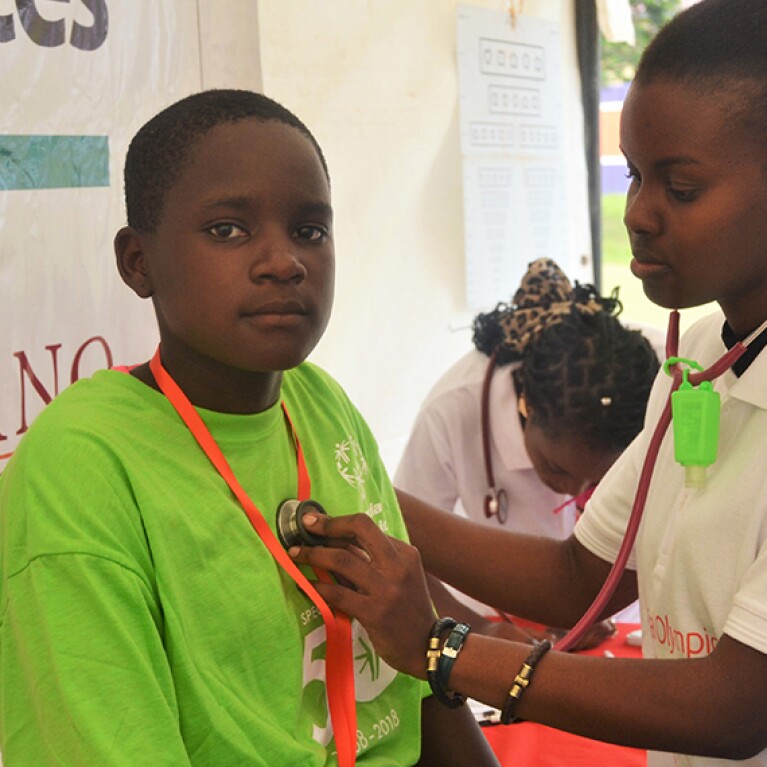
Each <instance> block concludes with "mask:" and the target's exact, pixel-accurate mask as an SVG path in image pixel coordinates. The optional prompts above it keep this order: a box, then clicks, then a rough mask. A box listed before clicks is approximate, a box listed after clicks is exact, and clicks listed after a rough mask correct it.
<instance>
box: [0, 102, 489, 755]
mask: <svg viewBox="0 0 767 767" xmlns="http://www.w3.org/2000/svg"><path fill="white" fill-rule="evenodd" d="M125 197H126V207H127V214H128V226H126V227H123V228H122V229H120V231H119V232H118V233H117V236H116V237H115V251H116V255H117V263H118V268H119V270H120V274H121V276H122V278H123V280H124V281H125V283H126V284H127V285H128V287H129V288H130V289H131V290H133V291H134V292H135V293H136V294H137V295H138V296H139V297H140V298H144V299H147V298H150V299H151V300H152V303H153V305H154V310H155V314H156V317H157V322H158V326H159V331H160V345H159V347H158V349H157V352H156V353H155V355H154V357H152V359H151V361H149V362H146V363H143V364H140V365H137V366H135V367H133V368H132V369H130V371H129V373H128V374H126V373H125V372H118V371H116V370H104V371H100V372H98V373H96V374H95V375H94V376H93V377H92V378H89V379H81V380H80V381H78V382H77V383H75V384H74V385H72V386H71V387H69V388H67V389H66V391H64V392H62V394H61V395H59V396H58V397H57V398H56V399H55V400H53V402H51V404H50V405H49V406H48V407H47V408H46V409H45V410H44V411H43V412H42V413H41V414H40V416H39V417H38V418H37V419H36V420H35V422H34V423H33V425H32V427H31V428H30V429H29V431H28V432H27V434H26V435H25V436H24V438H23V439H22V441H21V443H20V445H19V448H18V450H17V451H16V453H15V455H14V456H13V458H12V459H11V461H10V463H9V464H8V466H7V468H6V469H5V471H4V472H3V474H2V478H0V526H1V528H0V529H1V530H2V535H1V536H0V542H1V546H2V548H1V549H0V565H1V570H0V572H1V574H2V578H1V579H0V615H2V622H1V623H0V750H2V754H3V761H4V767H48V766H50V767H53V766H54V765H55V766H56V767H138V766H139V765H152V767H182V766H183V765H188V766H189V767H223V765H249V766H252V767H257V766H260V767H275V765H299V764H300V765H305V766H306V767H331V766H332V767H350V765H351V764H353V763H354V762H355V760H356V762H357V763H358V764H360V765H370V766H371V767H373V766H375V765H381V767H383V766H384V765H385V766H386V767H389V766H390V765H414V764H419V765H434V767H437V766H440V767H441V766H442V765H455V767H459V765H467V764H477V765H487V766H488V767H492V766H493V765H497V760H496V759H495V757H494V756H493V755H492V752H491V751H490V749H489V746H488V744H487V741H486V740H485V738H484V737H483V736H482V733H481V732H480V731H479V729H478V728H477V726H476V724H475V723H474V721H473V719H472V717H471V715H470V714H469V712H458V711H448V710H446V709H443V708H442V707H441V706H439V704H438V703H437V702H435V700H434V698H433V697H432V696H430V695H429V694H428V692H429V691H428V689H427V688H425V686H424V685H422V684H421V683H420V682H418V681H417V680H415V679H412V678H410V677H408V676H406V675H403V674H401V673H397V672H396V671H395V670H394V669H393V668H391V667H390V666H388V665H387V664H386V663H385V662H383V661H382V660H381V658H380V657H379V656H378V655H377V654H376V652H375V651H374V649H373V647H372V645H371V642H370V640H369V638H368V636H367V634H366V633H365V631H364V629H362V628H361V626H360V625H359V624H358V623H356V622H353V623H350V621H349V620H348V618H346V617H345V616H339V615H333V614H332V612H331V611H330V609H329V608H328V607H327V605H326V604H325V603H324V602H323V601H322V600H321V598H320V597H319V596H318V595H317V593H316V589H315V588H314V586H312V583H316V581H315V580H314V576H312V575H311V572H310V571H308V570H307V571H306V572H305V573H303V572H301V571H300V570H299V569H298V568H296V567H295V566H294V565H293V564H292V562H291V561H290V560H289V559H288V557H287V554H286V553H285V551H284V549H283V548H282V547H281V545H280V541H279V540H278V538H277V536H276V535H275V533H277V532H279V533H284V532H285V531H286V530H289V529H290V524H288V523H286V525H285V530H283V525H278V524H277V514H276V513H275V512H277V510H278V509H279V510H280V518H281V519H282V511H283V510H284V509H287V510H288V511H289V512H290V511H291V509H293V508H294V503H293V500H294V499H295V502H296V503H297V502H298V501H299V500H300V501H301V502H302V503H303V502H308V501H311V502H312V504H313V507H315V508H316V504H317V503H319V504H321V505H322V506H323V507H324V508H325V510H326V511H327V512H328V513H329V514H343V513H349V512H352V511H358V512H366V513H370V514H371V517H372V518H375V519H376V522H377V524H381V525H382V526H385V528H386V529H387V530H388V531H389V532H391V533H392V534H394V535H399V536H402V537H404V536H405V527H404V523H403V521H402V517H401V515H400V512H399V509H398V507H397V500H396V497H395V495H394V491H393V489H392V486H391V484H390V481H389V478H388V476H387V474H386V472H385V470H384V468H383V465H382V462H381V460H380V457H379V455H378V451H377V447H376V444H375V441H374V439H373V437H372V435H371V434H370V432H369V430H368V427H367V425H366V424H365V422H364V421H363V419H362V418H361V416H360V415H359V413H358V412H357V410H356V409H355V408H354V406H353V405H352V403H351V402H350V401H349V400H348V398H347V396H346V395H345V393H344V392H343V391H342V389H341V387H340V386H339V385H338V384H337V383H336V382H335V381H334V380H333V379H332V378H331V377H330V376H329V375H328V374H327V373H325V372H324V371H322V370H321V369H319V368H318V367H316V366H314V365H311V364H309V363H307V362H305V359H306V357H307V355H308V354H309V353H310V352H311V351H312V349H313V348H314V347H315V345H316V343H317V342H318V341H319V339H320V337H321V336H322V334H323V332H324V330H325V327H326V325H327V322H328V319H329V316H330V310H331V306H332V301H333V283H334V260H335V258H334V245H333V211H332V207H331V201H330V180H329V175H328V170H327V166H326V164H325V159H324V157H323V154H322V152H321V150H320V147H319V145H318V144H317V142H316V140H315V138H314V137H313V136H312V134H311V133H310V132H309V129H308V128H307V127H306V126H305V125H304V124H303V123H302V122H301V121H300V120H299V119H298V118H297V117H296V116H295V115H293V114H292V113H291V112H289V111H288V110H287V109H285V108H284V107H282V106H281V105H279V104H277V103H276V102H274V101H272V100H271V99H269V98H267V97H266V96H264V95H262V94H257V93H251V92H249V91H240V90H212V91H204V92H202V93H197V94H194V95H192V96H189V97H187V98H185V99H182V100H181V101H179V102H176V103H175V104H173V105H171V106H169V107H168V108H167V109H165V110H163V111H162V112H160V113H159V114H158V115H156V116H155V117H154V118H152V119H151V120H150V121H149V122H148V123H147V124H146V125H145V126H144V127H143V128H142V129H141V130H140V131H139V132H138V133H137V134H136V136H135V137H134V139H133V141H132V142H131V145H130V148H129V150H128V155H127V159H126V163H125ZM341 449H343V450H347V451H348V452H349V453H351V454H353V455H354V456H355V460H356V461H357V466H358V468H359V469H360V473H359V482H357V483H355V484H353V485H352V484H350V483H349V482H347V481H346V479H345V478H344V477H343V476H342V475H341V474H340V473H339V472H338V470H337V467H336V456H337V454H338V451H339V450H341ZM286 500H287V504H286V503H285V502H286ZM295 509H296V511H297V510H298V506H295ZM320 575H322V574H320ZM325 576H327V574H325ZM309 578H311V580H309Z"/></svg>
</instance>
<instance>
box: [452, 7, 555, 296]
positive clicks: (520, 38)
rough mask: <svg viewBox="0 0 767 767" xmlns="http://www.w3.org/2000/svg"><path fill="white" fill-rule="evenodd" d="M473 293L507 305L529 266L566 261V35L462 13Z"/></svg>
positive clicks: (492, 13)
mask: <svg viewBox="0 0 767 767" xmlns="http://www.w3.org/2000/svg"><path fill="white" fill-rule="evenodd" d="M456 29H457V52H458V80H459V94H460V95H459V99H460V126H461V151H462V155H463V195H464V225H465V232H466V243H465V247H466V293H467V296H466V298H467V303H468V305H469V307H470V308H471V309H473V310H477V309H483V308H486V307H488V306H492V305H494V304H496V303H497V302H498V301H502V300H508V299H509V297H510V294H512V293H513V291H514V290H515V288H516V286H517V285H518V284H519V281H520V279H521V277H522V275H523V274H524V271H525V268H526V266H527V264H528V263H529V262H530V261H533V260H534V259H536V258H541V257H548V258H554V259H555V260H562V261H564V260H565V258H564V257H565V255H566V254H565V253H564V249H565V247H566V235H565V226H564V221H565V218H564V216H565V202H564V201H565V188H564V183H565V180H564V178H563V173H562V168H563V167H564V165H563V149H562V136H563V124H562V83H561V76H560V40H559V25H558V24H556V23H554V22H551V21H545V20H542V19H536V18H532V17H529V16H525V15H517V16H516V18H515V19H512V18H511V16H510V14H509V13H507V12H504V11H501V10H493V9H487V8H477V7H474V6H467V5H459V6H458V8H457V25H456Z"/></svg>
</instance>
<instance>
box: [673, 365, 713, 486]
mask: <svg viewBox="0 0 767 767" xmlns="http://www.w3.org/2000/svg"><path fill="white" fill-rule="evenodd" d="M672 360H673V362H672ZM674 362H684V363H686V364H688V365H690V367H693V368H695V369H696V370H702V369H703V368H702V367H701V366H700V365H699V364H698V363H697V362H694V361H693V360H685V359H681V358H673V357H672V358H671V359H670V360H668V361H667V362H666V366H669V365H670V364H674ZM666 370H668V367H666ZM688 375H689V370H684V371H683V372H682V383H681V385H680V386H679V388H678V389H677V390H676V391H675V392H674V393H673V394H672V395H671V416H672V423H673V424H674V458H675V459H676V461H677V462H678V463H680V464H682V466H684V470H685V471H684V474H685V486H686V487H705V484H706V468H707V467H708V466H710V465H711V464H712V463H714V461H716V453H717V447H718V444H719V401H720V398H719V392H716V391H714V387H713V385H712V383H711V381H701V383H700V384H699V385H698V386H693V385H692V384H691V383H690V382H689V381H688V380H687V379H688Z"/></svg>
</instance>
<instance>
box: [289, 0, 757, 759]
mask: <svg viewBox="0 0 767 767" xmlns="http://www.w3.org/2000/svg"><path fill="white" fill-rule="evenodd" d="M765 51H767V3H765V2H763V0H701V1H700V2H699V3H696V4H694V5H692V6H690V7H689V8H688V9H687V10H684V11H682V12H681V13H680V14H678V15H677V16H676V17H675V18H674V19H673V20H672V21H671V22H669V23H668V24H667V25H666V26H665V27H664V28H663V29H662V30H661V31H660V32H659V33H658V35H657V36H656V37H655V39H654V41H653V42H652V43H651V44H650V45H649V46H648V47H647V48H646V49H645V52H644V54H643V57H642V59H641V61H640V64H639V66H638V69H637V73H636V77H635V79H634V82H633V84H632V85H631V88H630V90H629V93H628V97H627V99H626V101H625V103H624V106H623V113H622V118H621V131H620V135H621V148H622V150H623V153H624V155H625V156H626V160H627V163H628V168H629V174H630V177H631V184H630V186H629V190H628V193H627V199H626V211H625V217H624V220H625V224H626V228H627V230H628V234H629V239H630V242H631V250H632V253H633V258H632V260H631V271H632V272H633V274H634V276H636V277H637V278H639V279H640V280H641V281H642V286H643V288H644V291H645V293H646V294H647V296H648V298H650V299H651V300H652V301H654V302H655V303H656V304H658V305H659V306H663V307H665V308H667V309H672V310H673V309H684V308H686V307H692V306H701V305H703V304H706V303H708V302H710V301H716V302H717V303H718V304H719V307H720V309H721V311H717V312H714V313H713V314H711V315H709V316H706V317H703V318H702V319H700V320H698V321H697V322H695V323H694V324H693V325H692V326H691V327H690V329H689V330H688V331H686V333H685V334H684V336H683V338H682V340H681V343H680V344H679V349H678V352H677V349H676V348H675V347H676V341H677V337H676V333H675V332H673V331H674V326H675V325H676V323H677V321H678V315H677V314H676V313H672V316H671V322H670V326H671V330H672V332H671V333H670V337H669V341H670V343H669V346H670V356H671V357H675V358H678V360H679V361H677V362H674V363H673V364H672V365H670V366H669V371H668V372H669V373H671V374H673V375H667V373H666V371H665V370H664V371H663V372H662V373H659V375H658V379H657V380H656V383H655V386H654V388H653V391H652V393H651V395H650V400H649V403H648V408H647V425H646V427H645V428H644V429H643V431H642V432H641V434H640V435H639V436H638V437H637V439H635V440H634V442H632V444H631V445H630V446H629V448H628V449H627V450H626V451H625V452H624V453H623V454H622V455H621V457H620V458H619V459H618V460H617V461H616V463H615V464H613V466H612V468H611V469H610V471H609V472H608V473H607V474H606V475H605V477H603V479H602V481H601V482H600V483H599V486H598V487H597V489H596V491H595V492H594V495H593V496H592V497H591V499H590V500H589V502H588V503H587V504H586V509H585V511H584V513H583V515H582V516H581V519H580V520H579V521H578V524H577V525H576V527H575V529H574V531H573V534H572V535H571V536H570V537H569V538H568V539H566V540H565V541H556V540H553V539H551V538H544V537H540V536H539V537H531V536H524V535H521V534H519V533H511V532H504V531H490V530H488V528H486V527H484V526H481V525H477V524H475V523H472V522H469V521H467V520H462V519H459V518H458V517H456V516H453V515H447V514H444V513H443V512H441V511H439V510H433V511H432V513H430V512H429V509H428V508H425V507H424V504H420V505H421V506H422V507H424V508H420V509H416V508H411V509H409V510H408V509H405V511H407V512H408V520H407V521H408V523H409V524H410V522H411V520H412V521H413V524H412V525H410V526H409V530H410V531H411V534H412V536H413V541H414V543H415V544H416V545H417V546H422V547H423V549H422V550H423V551H424V563H425V565H426V567H427V568H428V569H429V570H431V571H432V572H434V573H435V574H436V575H438V576H441V577H444V576H446V574H447V573H448V572H451V573H452V574H453V576H454V580H455V584H456V585H458V586H459V587H461V588H462V589H464V590H467V591H471V590H472V589H475V590H476V591H477V593H479V594H481V595H482V597H483V599H484V601H487V602H489V603H491V604H502V605H503V606H504V607H505V608H506V609H507V610H509V611H510V612H512V613H514V614H517V615H523V616H526V617H530V618H534V619H536V620H539V621H542V622H548V623H551V624H553V625H567V626H569V625H573V623H574V622H575V621H577V620H579V619H580V617H581V616H582V615H583V614H584V612H585V611H586V609H587V607H588V605H589V604H590V603H591V602H592V600H593V599H594V597H595V596H596V594H597V592H598V591H599V590H600V589H601V587H602V585H603V584H604V583H605V581H606V578H607V576H608V573H609V572H610V570H611V568H612V563H613V562H616V561H619V562H620V561H621V560H622V559H623V553H621V550H622V549H623V546H622V541H623V539H624V535H625V533H626V531H627V529H630V530H633V529H634V527H635V526H636V522H634V523H632V525H631V528H629V519H630V517H631V516H632V508H633V507H634V503H635V499H637V507H636V508H637V509H641V508H642V506H643V502H642V498H643V496H644V495H645V488H646V489H647V494H646V499H645V502H644V514H643V517H642V519H641V523H640V524H639V525H638V534H637V536H636V538H635V539H634V540H633V542H632V539H631V538H630V537H629V539H628V548H626V549H623V551H624V552H625V553H627V554H628V560H627V563H628V569H626V570H625V571H624V570H623V568H622V567H619V568H618V569H616V571H615V573H614V576H615V577H614V578H612V577H611V578H610V584H611V592H612V596H611V597H610V599H609V600H608V601H607V602H605V603H604V606H603V607H602V608H601V615H602V616H604V615H605V614H608V615H609V614H611V613H613V612H615V610H617V609H620V608H621V607H624V606H625V605H626V604H628V603H629V602H631V601H633V600H634V599H636V598H637V596H638V597H639V602H640V608H641V618H642V629H643V631H642V639H643V648H642V649H643V655H644V657H643V658H641V659H629V658H612V659H611V658H605V657H583V656H580V655H577V654H573V653H567V652H558V651H556V650H550V648H549V646H548V643H546V642H542V643H540V644H538V645H537V646H535V647H534V648H533V649H532V650H531V648H530V646H529V645H525V644H521V643H517V642H511V641H503V640H500V639H496V638H494V637H488V636H482V635H481V634H475V633H473V632H468V631H467V630H466V628H465V627H464V626H460V627H459V626H458V625H456V626H455V627H452V628H451V626H450V625H449V624H447V625H444V624H435V622H434V616H433V614H432V613H431V604H430V599H429V595H428V592H427V589H426V587H425V584H424V577H423V571H422V569H421V564H420V557H419V554H418V550H417V549H416V548H414V547H413V546H409V545H406V544H403V543H401V542H399V541H394V540H391V539H389V538H386V537H385V536H384V535H382V534H381V532H380V530H378V529H377V528H375V526H374V525H373V524H372V523H371V520H369V519H368V518H367V517H365V516H364V515H354V516H351V517H341V518H334V519H330V520H327V521H326V522H323V520H319V519H317V518H316V517H315V518H314V519H313V520H309V519H307V520H306V524H307V525H308V527H309V529H311V530H313V532H314V533H324V534H329V535H330V536H332V538H331V539H330V543H333V541H338V542H339V543H344V542H348V541H353V542H356V543H357V545H358V547H360V548H361V549H362V550H364V551H365V552H366V553H367V559H365V558H363V557H362V556H352V555H350V553H349V552H348V551H346V550H343V549H340V548H335V547H332V548H331V547H325V548H316V549H311V548H308V547H303V548H296V549H294V550H293V551H292V553H293V555H294V557H295V560H296V561H298V562H303V563H306V562H310V563H312V564H315V565H321V566H325V567H329V568H332V569H333V570H334V571H336V568H338V570H337V572H339V573H340V574H341V575H343V576H345V577H346V578H347V579H348V580H349V581H351V582H352V583H353V584H354V585H355V587H356V590H351V589H349V588H346V587H345V586H343V585H340V584H327V585H325V584H323V586H322V593H323V594H324V595H325V596H326V597H327V598H328V599H329V600H330V601H331V602H332V603H333V604H334V605H336V607H337V608H338V609H342V610H345V611H347V612H349V613H351V614H353V615H356V616H357V617H358V618H359V619H360V620H361V621H362V622H363V623H364V624H365V626H366V627H367V629H368V631H369V632H370V634H371V637H372V638H373V641H374V643H375V644H376V647H377V648H378V650H379V652H381V653H382V655H383V656H384V657H385V658H387V659H388V660H389V662H390V663H392V664H393V665H394V666H396V667H397V668H399V669H401V670H403V671H407V672H408V673H411V674H414V675H415V676H418V677H420V678H427V677H430V678H431V680H432V682H433V685H434V689H436V690H438V692H439V695H440V699H444V700H448V701H449V702H450V703H452V704H455V703H460V699H459V700H457V701H456V700H453V699H452V698H454V697H455V696H454V693H458V694H460V695H469V696H471V697H472V698H475V699H478V700H481V701H482V702H484V703H487V704H488V705H490V706H493V707H495V708H499V709H502V710H503V712H504V713H503V720H504V721H513V720H515V719H518V718H522V719H524V720H529V721H533V722H539V723H541V724H545V725H548V726H550V727H556V728H559V729H562V730H567V731H569V732H573V733H577V734H580V735H584V736H586V737H589V738H595V739H599V740H604V741H609V742H612V743H619V744H622V745H628V746H634V747H637V748H645V749H649V750H650V751H651V753H649V754H648V765H650V767H661V765H662V766H663V767H666V766H667V765H676V767H725V766H726V765H734V764H736V763H737V764H740V765H747V767H765V765H767V717H765V714H764V712H765V708H764V706H765V700H767V471H766V470H765V467H766V466H767V388H766V386H765V381H767V353H765V350H764V347H765V346H766V345H767V107H766V106H765V105H767V55H765ZM697 367H701V368H703V370H704V371H708V372H706V373H705V375H704V376H702V375H698V374H697V373H696V369H697ZM685 378H687V379H688V380H687V382H686V383H687V384H689V385H690V387H691V388H687V387H686V386H685V388H684V389H682V390H681V391H679V393H680V394H682V395H683V396H682V397H681V398H679V397H678V398H677V401H680V400H681V401H688V400H689V397H690V396H692V402H691V409H690V410H688V411H687V412H685V408H686V405H684V406H682V410H681V411H680V410H679V409H678V407H679V406H677V410H676V412H675V413H674V414H673V418H672V421H673V426H674V427H675V428H669V429H668V430H666V431H665V432H664V428H663V427H664V425H665V424H667V422H668V420H669V415H666V414H667V413H668V412H669V411H668V410H667V407H668V399H669V394H670V393H671V391H672V389H673V387H674V386H676V385H677V384H679V385H680V386H682V385H684V383H685V382H684V379H685ZM706 379H713V380H712V381H711V386H712V388H711V389H709V388H708V384H706V385H705V386H704V383H706ZM717 395H718V396H717ZM696 409H697V410H698V413H701V412H705V414H706V416H705V420H701V418H699V416H698V415H696V414H695V411H696ZM690 413H692V417H689V418H688V416H689V415H690ZM717 417H718V429H717V431H718V447H717V442H712V443H711V444H709V442H708V441H707V440H706V439H705V438H704V437H705V435H706V434H707V433H708V434H711V433H714V432H712V431H707V429H706V428H705V425H706V424H708V425H713V424H715V423H717ZM701 426H703V430H702V431H700V429H701ZM688 428H689V431H688ZM675 432H677V433H678V434H677V433H675ZM690 435H692V436H693V437H694V439H693V440H692V442H690V443H688V441H687V439H685V436H688V437H689V436H690ZM699 438H700V442H699V441H698V439H699ZM677 440H679V447H680V448H681V450H680V452H679V454H677V450H676V448H677V444H676V442H677ZM699 447H700V448H705V449H701V450H700V451H698V448H699ZM690 448H694V449H690ZM712 448H713V450H712ZM712 453H713V455H712ZM653 456H655V458H656V460H655V466H654V470H653V471H652V472H650V467H651V465H652V461H653ZM677 459H679V460H677ZM712 459H713V463H711V460H712ZM646 462H647V463H646ZM706 464H708V465H706ZM645 466H646V467H647V468H645ZM650 473H651V476H650ZM406 503H408V504H410V505H413V506H417V505H418V502H417V501H415V500H413V501H412V502H411V501H407V499H406ZM435 534H438V535H439V537H440V541H439V546H431V547H428V546H426V545H425V544H426V543H427V541H428V538H429V536H434V535H435ZM619 556H620V559H619ZM478 562H481V563H482V567H481V568H478V567H477V563H478ZM459 571H460V577H458V575H459ZM479 573H481V578H480V576H479ZM613 586H614V590H612V589H613ZM599 604H600V605H601V604H602V600H600V603H599ZM595 611H596V610H595ZM458 629H460V630H458ZM446 642H449V646H446V645H445V644H444V643H446ZM427 648H428V649H429V653H430V654H429V657H428V660H427V657H426V649H427ZM446 651H447V652H446Z"/></svg>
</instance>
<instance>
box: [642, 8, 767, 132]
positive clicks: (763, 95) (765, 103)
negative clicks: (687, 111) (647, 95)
mask: <svg viewBox="0 0 767 767" xmlns="http://www.w3.org/2000/svg"><path fill="white" fill-rule="evenodd" d="M660 80H666V81H669V80H670V81H675V82H680V83H682V84H684V85H689V86H691V87H697V88H704V89H705V90H706V91H710V90H711V89H712V87H713V88H718V87H725V88H727V89H728V90H732V84H733V80H739V81H741V82H742V84H743V88H742V94H743V95H744V96H745V97H746V99H745V100H744V102H743V116H744V117H745V119H746V120H747V121H749V122H750V123H754V122H756V124H757V125H759V126H760V127H761V128H762V129H763V130H765V132H767V2H765V0H701V2H699V3H696V4H695V5H692V6H690V7H689V8H687V9H686V10H684V11H682V12H681V13H679V14H677V16H675V17H674V18H673V19H672V20H671V21H670V22H669V23H668V24H666V25H665V26H664V27H663V28H662V29H661V30H660V32H658V34H657V35H656V36H655V38H654V39H653V40H652V42H651V43H650V44H649V45H648V46H647V48H646V49H645V51H644V54H643V55H642V58H641V59H640V62H639V65H638V67H637V72H636V77H635V82H637V83H638V84H640V85H643V84H647V83H649V82H654V81H660ZM736 95H738V94H736Z"/></svg>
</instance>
